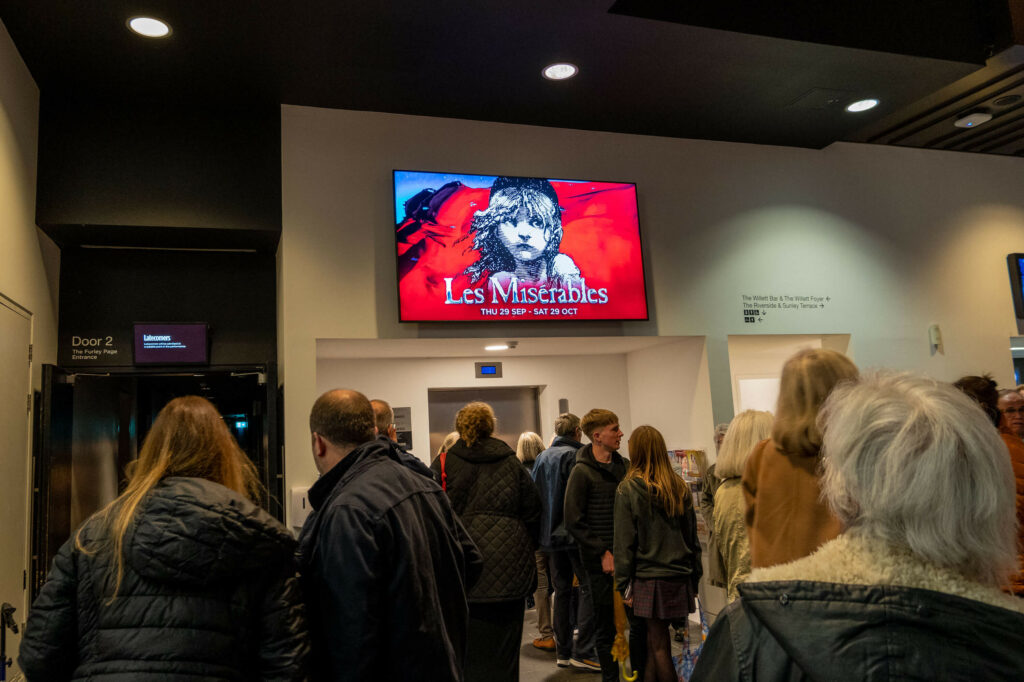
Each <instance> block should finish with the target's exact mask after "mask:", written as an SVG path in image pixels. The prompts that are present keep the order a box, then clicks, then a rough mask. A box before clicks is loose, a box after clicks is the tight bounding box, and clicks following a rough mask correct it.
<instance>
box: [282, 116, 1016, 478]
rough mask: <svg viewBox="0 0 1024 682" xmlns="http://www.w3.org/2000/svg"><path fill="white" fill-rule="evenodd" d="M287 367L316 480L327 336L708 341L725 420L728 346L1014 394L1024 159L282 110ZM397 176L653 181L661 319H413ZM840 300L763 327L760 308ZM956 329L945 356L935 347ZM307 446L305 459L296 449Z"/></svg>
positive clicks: (301, 471)
mask: <svg viewBox="0 0 1024 682" xmlns="http://www.w3.org/2000/svg"><path fill="white" fill-rule="evenodd" d="M281 115H282V183H283V186H282V191H283V206H282V210H283V232H282V241H281V247H280V248H281V271H280V277H281V294H282V296H281V310H282V315H281V317H280V318H279V325H280V327H279V328H280V334H281V347H282V351H283V352H282V355H281V363H282V364H283V365H284V368H285V371H286V372H287V384H286V391H285V419H286V422H285V438H286V444H287V453H288V455H287V457H286V462H285V470H286V476H287V480H288V484H289V485H302V484H308V483H309V482H310V481H312V479H313V471H312V466H311V465H309V464H308V462H307V460H308V456H307V454H306V451H307V450H308V444H307V442H306V441H307V434H306V433H305V431H306V426H305V422H306V419H307V416H308V413H309V408H310V406H311V404H312V402H313V400H314V399H315V397H316V395H317V379H316V374H317V367H316V365H317V362H316V339H317V338H343V339H344V338H408V337H452V336H464V337H485V336H486V337H502V336H504V337H506V338H517V337H519V338H522V337H524V336H574V335H579V336H604V335H634V336H643V335H662V336H706V337H707V346H706V352H707V356H708V368H709V379H710V385H711V391H712V397H713V400H714V412H715V417H716V418H717V420H719V421H722V420H724V419H726V418H728V417H729V416H731V413H732V409H733V404H732V390H731V376H730V370H729V353H728V337H729V335H736V334H751V333H756V334H817V335H821V334H847V333H848V334H850V335H851V341H850V349H849V350H850V353H851V355H852V356H854V357H855V358H856V359H857V362H858V364H859V365H861V366H865V367H866V366H891V367H900V368H905V369H914V370H920V371H925V372H927V373H929V374H931V375H933V376H935V377H938V378H940V379H955V378H956V377H958V376H960V375H962V374H967V373H971V374H978V373H982V372H993V374H994V375H995V377H996V379H997V380H998V381H999V382H1000V383H1006V384H1009V383H1011V382H1012V379H1013V377H1012V365H1011V361H1010V355H1009V351H1008V339H1009V337H1010V336H1011V335H1014V334H1015V332H1016V324H1015V317H1014V313H1013V307H1012V301H1011V297H1010V290H1009V287H1008V277H1007V273H1006V269H1005V257H1006V254H1007V253H1010V252H1015V251H1024V193H1022V192H1021V191H1020V188H1021V183H1020V177H1021V171H1022V170H1024V159H1020V158H1010V157H998V156H988V155H980V154H962V153H955V152H942V151H934V150H918V149H904V148H899V147H882V146H873V145H859V144H835V145H832V146H830V147H829V148H827V149H824V150H811V149H795V148H781V147H769V146H758V145H744V144H735V143H723V142H711V141H704V140H679V139H665V138H656V137H645V136H632V135H621V134H612V133H601V132H593V131H581V130H565V129H556V128H543V127H530V126H519V125H507V124H498V123H485V122H476V121H459V120H452V119H443V118H429V117H414V116H399V115H391V114H378V113H370V112H355V111H340V110H326V109H315V108H308V107H293V106H284V107H282V114H281ZM394 168H420V169H436V170H453V171H460V172H470V173H473V172H476V173H507V174H515V175H542V176H547V177H577V178H593V179H616V180H620V179H621V180H629V181H633V182H636V183H637V191H638V197H639V211H640V222H641V230H642V234H643V240H644V250H645V254H646V265H647V273H648V284H649V287H648V289H649V291H650V303H651V311H652V312H651V315H652V317H651V320H650V321H648V322H634V323H587V324H572V323H561V322H557V323H556V322H552V323H527V324H519V325H517V324H515V323H496V324H495V325H493V326H492V325H489V324H488V325H470V324H461V325H459V324H456V325H438V324H433V325H431V324H419V325H417V324H401V323H399V322H398V313H397V300H396V293H395V289H396V283H395V282H396V274H395V273H396V271H395V255H394V235H393V225H392V223H393V220H394V218H393V215H392V213H393V208H392V206H393V198H392V181H391V171H392V169H394ZM744 295H747V296H753V295H776V296H791V297H792V296H811V295H813V296H822V297H827V298H828V302H827V305H825V307H822V308H817V309H813V310H811V309H785V310H784V309H779V310H773V311H769V314H768V315H767V316H763V317H762V319H761V321H759V322H755V323H749V322H746V321H745V320H744V317H745V316H744V314H743V310H744V309H745V307H746V302H745V301H744V300H743V298H742V297H743V296H744ZM933 323H934V324H939V325H940V326H941V328H942V332H943V339H944V341H945V354H934V355H933V354H931V353H930V352H929V346H928V333H927V332H928V326H929V325H931V324H933ZM296 452H298V453H299V455H298V456H293V454H292V453H296Z"/></svg>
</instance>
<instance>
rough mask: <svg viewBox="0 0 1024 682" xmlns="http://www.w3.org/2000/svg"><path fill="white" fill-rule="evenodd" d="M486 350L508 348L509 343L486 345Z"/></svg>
mask: <svg viewBox="0 0 1024 682" xmlns="http://www.w3.org/2000/svg"><path fill="white" fill-rule="evenodd" d="M484 350H508V344H507V343H496V344H494V345H493V346H484Z"/></svg>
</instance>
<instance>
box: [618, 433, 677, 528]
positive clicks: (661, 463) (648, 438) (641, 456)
mask: <svg viewBox="0 0 1024 682" xmlns="http://www.w3.org/2000/svg"><path fill="white" fill-rule="evenodd" d="M631 478H636V479H639V480H641V481H643V482H644V483H645V484H646V485H647V488H648V489H649V490H650V491H651V495H652V497H653V498H655V499H657V500H658V501H660V502H661V504H662V506H664V507H665V511H666V512H668V515H669V517H672V516H681V515H682V514H683V513H684V512H685V511H686V510H687V508H689V506H690V505H692V504H693V500H692V499H691V498H690V489H689V487H688V486H687V485H686V482H685V481H683V479H682V477H681V476H679V474H677V473H676V472H674V471H672V465H671V464H669V461H668V448H667V447H665V439H664V438H663V437H662V435H661V432H660V431H658V429H656V428H654V427H653V426H647V425H646V424H645V425H644V426H638V427H636V428H635V429H633V433H631V434H629V471H628V472H626V478H625V479H623V480H624V481H628V480H629V479H631Z"/></svg>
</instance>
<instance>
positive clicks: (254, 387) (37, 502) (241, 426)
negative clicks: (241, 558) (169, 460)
mask: <svg viewBox="0 0 1024 682" xmlns="http://www.w3.org/2000/svg"><path fill="white" fill-rule="evenodd" d="M272 374H273V375H274V376H271V375H272ZM42 388H43V390H42V395H41V397H40V401H39V410H38V420H37V424H36V427H35V428H36V435H37V438H36V443H37V444H38V447H37V448H36V452H35V453H34V456H35V460H36V465H35V473H34V493H33V515H32V571H31V580H30V582H31V585H32V588H33V590H32V591H33V594H32V596H33V598H34V597H35V595H36V594H37V593H38V590H39V588H40V587H42V584H43V582H44V581H45V579H46V571H47V570H48V568H49V565H50V562H51V561H52V559H53V557H54V555H55V554H56V552H57V550H58V549H59V548H60V546H61V545H62V544H63V543H64V542H65V541H66V540H67V539H68V538H69V537H71V533H72V532H74V530H75V529H76V528H77V527H78V526H79V525H80V524H81V523H82V521H84V520H85V519H87V518H88V517H89V516H90V515H92V514H93V513H95V512H96V511H98V510H99V509H101V508H103V507H104V506H105V505H106V504H108V503H109V502H111V501H112V500H113V499H115V498H116V497H117V496H118V495H119V494H120V493H121V492H122V491H123V490H124V488H125V485H126V484H127V468H128V465H129V464H130V463H131V462H132V461H134V460H135V459H136V458H137V456H138V452H139V449H140V448H141V446H142V442H143V440H144V439H145V437H146V434H147V433H148V432H149V429H150V427H151V426H152V424H153V421H154V420H155V419H156V416H157V414H158V413H159V412H160V410H161V409H162V408H163V407H164V405H166V404H167V403H168V402H169V401H170V400H172V399H173V398H176V397H179V396H186V395H199V396H202V397H204V398H206V399H208V400H209V401H210V402H212V403H213V404H214V406H215V407H216V408H217V410H218V411H219V412H220V413H221V415H222V416H223V418H224V422H225V425H226V426H227V427H228V430H229V431H230V432H231V433H232V435H233V436H234V437H235V439H236V440H237V441H238V445H239V446H240V447H241V449H242V451H243V452H245V453H246V455H248V456H249V458H250V459H251V460H252V461H253V463H254V464H255V466H256V469H257V472H258V475H259V478H260V483H261V484H262V486H261V487H262V498H263V499H261V500H260V502H261V504H262V506H263V507H264V508H266V509H268V510H269V511H270V512H271V513H272V514H274V515H275V516H276V517H277V518H279V519H280V518H282V516H283V514H282V509H281V503H280V499H281V491H280V488H281V461H280V448H279V447H278V446H277V443H278V437H277V434H278V423H277V410H276V405H277V391H276V373H275V372H268V371H267V368H265V367H239V368H232V369H230V370H229V369H219V370H212V369H210V370H204V371H199V372H181V371H175V372H161V371H152V372H146V373H140V372H130V373H113V372H112V373H109V374H97V373H88V372H81V373H73V372H70V371H66V370H62V369H60V368H58V367H55V366H53V365H44V366H43V386H42Z"/></svg>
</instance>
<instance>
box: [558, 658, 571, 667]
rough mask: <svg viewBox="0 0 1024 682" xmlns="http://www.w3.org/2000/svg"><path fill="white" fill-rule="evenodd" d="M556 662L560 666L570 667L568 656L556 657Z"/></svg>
mask: <svg viewBox="0 0 1024 682" xmlns="http://www.w3.org/2000/svg"><path fill="white" fill-rule="evenodd" d="M555 664H556V665H558V667H559V668H568V667H569V659H568V658H556V659H555Z"/></svg>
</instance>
